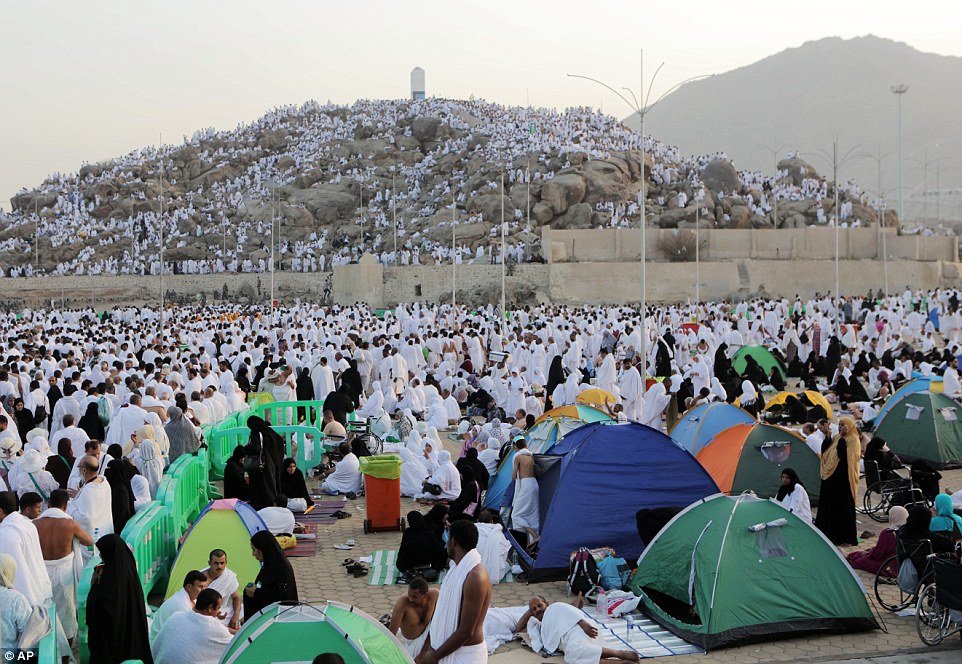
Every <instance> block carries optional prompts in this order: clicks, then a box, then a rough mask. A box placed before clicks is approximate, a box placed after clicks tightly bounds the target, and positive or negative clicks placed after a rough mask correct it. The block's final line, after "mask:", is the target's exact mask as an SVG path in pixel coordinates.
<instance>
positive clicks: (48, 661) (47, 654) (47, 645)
mask: <svg viewBox="0 0 962 664" xmlns="http://www.w3.org/2000/svg"><path fill="white" fill-rule="evenodd" d="M47 615H48V616H50V624H51V626H52V627H53V629H51V630H50V633H49V634H47V635H46V636H45V637H43V638H42V639H40V643H38V644H37V659H36V661H37V662H38V663H39V664H60V658H59V657H58V656H57V610H56V608H54V605H53V603H52V602H51V603H50V606H48V607H47Z"/></svg>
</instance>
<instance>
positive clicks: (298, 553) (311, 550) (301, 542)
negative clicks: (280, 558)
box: [284, 524, 317, 558]
mask: <svg viewBox="0 0 962 664" xmlns="http://www.w3.org/2000/svg"><path fill="white" fill-rule="evenodd" d="M306 528H307V533H306V534H310V535H314V537H313V538H312V539H300V538H298V540H297V546H295V547H294V548H293V549H285V550H284V555H285V556H287V557H288V558H313V557H314V556H316V555H317V528H316V527H315V525H314V524H310V525H307V526H306Z"/></svg>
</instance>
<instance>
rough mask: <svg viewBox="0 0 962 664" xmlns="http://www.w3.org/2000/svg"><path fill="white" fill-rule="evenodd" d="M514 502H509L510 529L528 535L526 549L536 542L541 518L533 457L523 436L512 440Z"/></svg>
mask: <svg viewBox="0 0 962 664" xmlns="http://www.w3.org/2000/svg"><path fill="white" fill-rule="evenodd" d="M511 479H513V480H514V500H513V501H512V502H511V528H512V529H513V530H523V531H524V532H526V533H527V534H528V547H529V548H530V547H531V545H532V544H534V543H535V542H537V541H538V530H540V528H541V516H540V513H539V507H538V495H539V491H538V480H537V479H535V476H534V455H533V454H531V450H529V449H528V444H527V442H526V441H525V439H524V436H522V435H520V434H519V435H518V436H516V437H515V439H514V468H513V469H512V471H511Z"/></svg>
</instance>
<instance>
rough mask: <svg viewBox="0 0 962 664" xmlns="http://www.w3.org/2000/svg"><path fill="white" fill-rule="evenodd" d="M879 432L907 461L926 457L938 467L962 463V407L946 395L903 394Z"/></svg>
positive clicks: (877, 433) (884, 418)
mask: <svg viewBox="0 0 962 664" xmlns="http://www.w3.org/2000/svg"><path fill="white" fill-rule="evenodd" d="M892 398H893V399H894V398H895V397H892ZM886 407H888V404H886ZM875 435H876V436H881V437H882V438H884V439H885V442H887V443H888V445H889V449H891V450H892V451H893V452H895V453H896V454H897V455H898V456H899V457H900V458H902V460H904V461H914V460H915V459H925V460H926V461H930V462H931V463H932V464H933V465H934V466H936V467H937V468H955V467H958V466H960V465H962V406H959V404H958V403H956V402H955V401H953V400H952V399H950V398H949V397H947V396H945V395H944V394H939V393H937V392H929V391H925V392H915V393H912V394H908V395H906V396H904V397H902V398H901V399H899V400H898V401H897V402H896V403H895V404H894V405H892V406H891V407H890V408H888V412H886V413H885V416H884V417H882V421H881V422H879V425H878V428H877V429H876V430H875Z"/></svg>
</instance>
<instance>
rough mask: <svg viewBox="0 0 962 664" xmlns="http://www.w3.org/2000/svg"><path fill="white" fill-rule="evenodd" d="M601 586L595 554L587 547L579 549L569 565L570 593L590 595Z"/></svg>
mask: <svg viewBox="0 0 962 664" xmlns="http://www.w3.org/2000/svg"><path fill="white" fill-rule="evenodd" d="M600 586H601V575H600V574H599V573H598V564H597V563H596V562H595V559H594V556H592V555H591V551H589V550H588V549H587V548H586V547H581V548H580V549H578V550H577V551H576V552H575V554H574V556H573V557H572V559H571V563H570V565H569V567H568V594H569V595H577V594H579V593H580V594H582V595H584V596H586V597H587V596H588V595H589V594H590V593H591V592H592V591H594V590H596V589H597V588H599V587H600Z"/></svg>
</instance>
